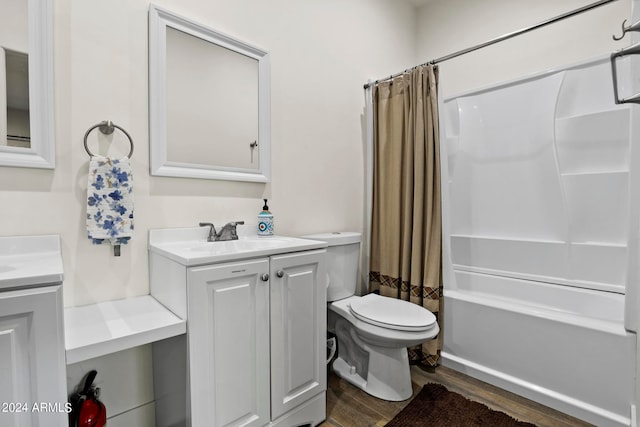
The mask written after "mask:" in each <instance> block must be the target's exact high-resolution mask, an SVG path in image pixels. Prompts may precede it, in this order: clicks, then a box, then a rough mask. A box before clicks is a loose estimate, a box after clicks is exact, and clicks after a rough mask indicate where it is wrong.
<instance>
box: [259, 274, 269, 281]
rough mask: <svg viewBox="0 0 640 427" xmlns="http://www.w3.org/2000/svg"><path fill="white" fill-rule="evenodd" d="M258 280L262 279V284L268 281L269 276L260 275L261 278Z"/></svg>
mask: <svg viewBox="0 0 640 427" xmlns="http://www.w3.org/2000/svg"><path fill="white" fill-rule="evenodd" d="M260 278H261V279H262V281H263V282H266V281H267V280H269V274H268V273H262V276H260Z"/></svg>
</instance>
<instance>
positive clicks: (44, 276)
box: [0, 235, 64, 290]
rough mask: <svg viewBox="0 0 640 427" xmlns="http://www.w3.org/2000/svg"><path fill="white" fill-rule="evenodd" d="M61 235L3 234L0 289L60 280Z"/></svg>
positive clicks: (0, 245)
mask: <svg viewBox="0 0 640 427" xmlns="http://www.w3.org/2000/svg"><path fill="white" fill-rule="evenodd" d="M63 277H64V274H63V266H62V253H61V250H60V236H57V235H46V236H9V237H0V290H8V289H12V288H23V287H28V286H39V285H55V284H61V283H62V279H63Z"/></svg>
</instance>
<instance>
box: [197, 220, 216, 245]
mask: <svg viewBox="0 0 640 427" xmlns="http://www.w3.org/2000/svg"><path fill="white" fill-rule="evenodd" d="M198 226H200V227H209V235H208V236H207V242H213V241H214V240H215V235H216V227H215V226H214V225H213V224H212V223H210V222H199V223H198Z"/></svg>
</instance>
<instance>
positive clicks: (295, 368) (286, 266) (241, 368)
mask: <svg viewBox="0 0 640 427" xmlns="http://www.w3.org/2000/svg"><path fill="white" fill-rule="evenodd" d="M251 232H253V233H255V227H250V226H238V235H239V239H238V240H231V241H223V242H207V241H206V237H207V229H206V228H202V227H200V228H184V229H166V230H151V231H150V234H149V262H150V280H151V294H152V295H153V296H154V297H155V298H156V299H157V300H158V301H160V302H161V303H162V304H164V305H165V306H166V307H168V308H169V309H170V310H172V311H173V312H174V313H175V314H176V315H178V316H180V317H181V318H183V319H185V320H187V335H186V340H185V339H184V338H183V337H177V338H175V339H172V340H165V341H161V342H157V343H155V344H154V353H153V358H154V382H155V395H156V401H157V405H156V408H157V409H156V411H157V414H156V419H157V423H158V426H163V425H167V426H169V425H171V426H175V425H192V426H204V425H207V426H209V425H213V426H226V425H234V426H241V425H242V426H265V425H270V426H276V425H282V426H287V427H290V426H303V425H316V424H319V423H320V422H321V421H322V420H324V418H325V398H326V361H325V358H326V354H325V351H326V350H325V347H326V344H325V336H326V332H325V331H326V272H325V269H326V267H325V260H324V257H325V255H326V249H325V248H326V243H324V242H319V241H314V240H307V239H298V238H290V237H281V236H271V237H258V236H256V235H255V234H250V233H251ZM185 341H186V342H185ZM181 372H184V375H181ZM181 378H186V381H184V380H181Z"/></svg>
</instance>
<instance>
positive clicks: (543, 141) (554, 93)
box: [440, 58, 637, 427]
mask: <svg viewBox="0 0 640 427" xmlns="http://www.w3.org/2000/svg"><path fill="white" fill-rule="evenodd" d="M629 69H630V68H629V67H625V66H624V65H622V66H620V69H619V71H620V73H619V79H620V81H621V82H623V83H624V82H627V81H629ZM625 74H627V75H626V76H625ZM622 89H623V93H624V91H625V90H627V89H629V88H622ZM631 108H632V107H630V106H628V104H627V105H616V104H615V103H614V100H613V94H612V79H611V70H610V66H609V61H608V58H602V59H599V60H596V61H591V62H588V63H583V64H580V65H577V66H574V67H569V68H566V69H563V70H556V71H552V72H549V73H545V74H542V75H537V76H532V77H528V78H524V79H521V80H518V81H514V82H510V83H507V84H502V85H498V86H494V87H491V88H486V89H483V90H479V91H475V92H472V93H466V94H463V95H460V96H457V97H453V98H450V99H447V100H444V102H443V103H442V104H441V110H440V111H441V118H440V121H441V141H442V157H441V159H442V170H443V188H442V190H443V191H442V193H443V208H444V216H443V249H444V267H443V272H444V280H445V283H444V288H445V289H444V296H445V307H446V310H445V311H444V313H445V319H444V326H443V333H444V343H443V350H442V359H443V364H444V365H445V366H450V367H453V368H454V369H457V370H459V371H462V372H465V373H467V374H470V375H472V376H475V377H477V378H479V379H482V380H484V381H487V382H490V383H492V384H495V385H498V386H500V387H502V388H505V389H507V390H510V391H512V392H515V393H518V394H521V395H523V396H525V397H528V398H530V399H533V400H536V401H538V402H540V403H542V404H544V405H547V406H551V407H553V408H556V409H558V410H561V411H563V412H566V413H569V414H571V415H574V416H576V417H578V418H581V419H583V420H586V421H588V422H590V423H592V424H595V425H598V426H616V427H619V426H629V425H630V423H631V419H630V413H631V408H632V404H633V403H634V395H635V389H634V385H635V382H634V381H635V380H634V376H635V375H634V374H635V360H636V335H635V334H634V333H631V332H629V331H628V329H627V328H626V327H625V326H626V325H625V315H627V317H629V313H626V312H625V306H626V307H628V306H629V304H628V303H627V301H625V300H626V298H627V297H628V296H627V295H626V292H627V286H628V289H629V292H630V294H633V292H634V291H635V286H637V284H634V283H632V284H631V285H628V280H629V279H627V277H628V276H627V271H628V268H627V267H628V266H627V263H629V264H633V265H635V263H636V262H637V261H636V260H634V259H631V261H629V259H628V257H629V255H630V254H631V255H632V256H631V258H635V256H633V253H634V250H633V246H631V244H630V242H633V241H632V240H630V234H631V233H630V232H629V229H630V224H632V220H633V219H634V218H633V216H631V215H630V213H629V212H630V208H632V207H633V206H632V205H631V203H630V200H631V199H630V196H629V194H631V193H632V191H635V190H636V187H635V186H631V185H630V180H629V176H630V159H631V158H632V157H631V155H630V154H631V151H630V149H631V144H630V140H631V137H630V135H631V129H633V126H632V121H633V120H632V118H633V117H635V116H634V115H633V114H634V113H635V112H634V110H632V109H631ZM636 108H637V107H636ZM634 120H635V119H634ZM636 155H637V154H636ZM634 206H635V205H634ZM629 248H632V249H629ZM633 265H630V266H631V267H633Z"/></svg>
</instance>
